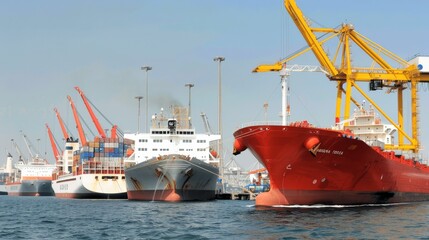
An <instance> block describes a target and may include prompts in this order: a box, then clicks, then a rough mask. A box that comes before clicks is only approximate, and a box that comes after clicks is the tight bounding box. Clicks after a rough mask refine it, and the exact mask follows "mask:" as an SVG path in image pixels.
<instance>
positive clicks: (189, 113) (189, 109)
mask: <svg viewBox="0 0 429 240" xmlns="http://www.w3.org/2000/svg"><path fill="white" fill-rule="evenodd" d="M194 86H195V85H194V84H192V83H187V84H185V87H188V88H189V104H188V120H189V127H191V125H192V124H191V88H192V87H194Z"/></svg>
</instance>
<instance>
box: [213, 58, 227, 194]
mask: <svg viewBox="0 0 429 240" xmlns="http://www.w3.org/2000/svg"><path fill="white" fill-rule="evenodd" d="M213 61H215V62H218V79H219V97H218V100H219V101H218V132H219V134H220V136H221V139H220V140H219V141H218V145H217V150H218V154H219V172H220V178H221V179H222V192H224V189H223V186H224V182H223V180H224V178H223V149H222V76H221V73H222V71H221V70H222V68H221V65H222V64H221V63H222V62H223V61H225V58H224V57H220V56H217V57H215V58H213Z"/></svg>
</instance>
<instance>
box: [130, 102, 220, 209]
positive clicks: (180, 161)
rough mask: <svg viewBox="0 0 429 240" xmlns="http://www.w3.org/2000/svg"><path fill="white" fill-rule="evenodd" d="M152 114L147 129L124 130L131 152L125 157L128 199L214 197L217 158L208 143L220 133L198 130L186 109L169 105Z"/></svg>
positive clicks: (186, 199) (217, 167)
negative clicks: (168, 112) (169, 114)
mask: <svg viewBox="0 0 429 240" xmlns="http://www.w3.org/2000/svg"><path fill="white" fill-rule="evenodd" d="M172 115H173V117H171V118H167V117H165V116H164V114H163V112H162V111H161V114H159V115H155V116H153V117H152V127H151V128H150V132H149V133H138V132H137V133H132V134H125V135H124V138H125V139H129V140H132V141H133V142H134V144H133V145H132V146H133V147H132V150H131V151H132V154H131V156H130V157H129V158H127V159H126V160H125V164H126V168H125V179H126V185H127V193H128V199H129V200H143V201H169V202H179V201H206V200H213V199H215V195H216V184H217V181H218V176H219V158H218V157H217V154H216V152H215V151H214V150H213V148H212V147H211V144H213V143H216V142H217V140H220V135H216V134H210V133H205V134H198V133H196V132H195V129H194V128H192V127H191V126H190V125H191V124H190V120H189V116H188V109H187V108H184V107H172Z"/></svg>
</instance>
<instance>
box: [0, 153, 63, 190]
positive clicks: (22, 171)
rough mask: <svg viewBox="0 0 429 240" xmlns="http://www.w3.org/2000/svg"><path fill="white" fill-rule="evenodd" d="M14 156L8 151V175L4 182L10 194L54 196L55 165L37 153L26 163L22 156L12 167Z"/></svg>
mask: <svg viewBox="0 0 429 240" xmlns="http://www.w3.org/2000/svg"><path fill="white" fill-rule="evenodd" d="M12 163H13V158H12V155H11V154H10V153H8V156H7V160H6V165H7V166H9V167H6V169H7V174H8V176H7V177H6V181H5V183H4V185H3V186H4V189H5V191H6V192H7V194H8V195H10V196H53V195H54V191H53V189H52V184H51V180H52V172H53V170H54V169H55V165H53V164H49V163H48V162H47V161H46V159H42V158H40V157H38V156H37V155H36V156H35V157H34V158H32V160H31V161H29V162H27V163H25V162H24V160H22V159H21V158H20V159H19V161H18V163H17V164H15V168H11V167H10V166H12Z"/></svg>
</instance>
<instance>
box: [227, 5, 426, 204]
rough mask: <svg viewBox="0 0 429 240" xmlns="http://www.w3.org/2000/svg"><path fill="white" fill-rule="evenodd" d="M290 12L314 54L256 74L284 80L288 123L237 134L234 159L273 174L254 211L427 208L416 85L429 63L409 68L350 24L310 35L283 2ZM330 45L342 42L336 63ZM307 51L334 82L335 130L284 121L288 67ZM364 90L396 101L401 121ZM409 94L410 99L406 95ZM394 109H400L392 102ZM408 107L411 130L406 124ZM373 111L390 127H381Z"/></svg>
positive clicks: (300, 16)
mask: <svg viewBox="0 0 429 240" xmlns="http://www.w3.org/2000/svg"><path fill="white" fill-rule="evenodd" d="M284 6H285V9H286V10H287V12H288V13H289V15H290V17H291V19H292V20H293V22H294V23H295V25H296V26H297V28H298V30H299V32H300V33H301V35H302V36H303V37H304V39H305V41H306V42H307V45H308V46H309V48H307V49H304V50H302V51H300V52H297V53H294V54H293V55H292V56H290V57H286V58H284V59H282V60H280V61H278V62H276V63H274V64H268V65H265V64H263V65H259V66H258V67H256V68H255V69H254V70H253V72H269V71H278V72H280V76H281V79H282V123H281V124H266V123H262V124H252V125H249V126H243V127H242V128H240V129H238V130H237V131H235V132H234V137H235V141H234V149H235V150H234V154H239V153H240V152H242V151H244V150H246V149H249V151H250V152H251V153H252V154H253V155H254V156H255V157H256V159H257V160H258V161H259V162H261V163H262V164H264V165H265V167H266V169H267V170H268V174H269V178H270V191H269V192H266V193H261V194H260V195H259V196H258V197H257V198H256V205H257V206H273V205H295V204H297V205H313V204H328V205H335V204H344V205H354V204H380V203H382V204H384V203H403V202H418V201H427V200H429V167H428V166H427V165H426V164H424V163H425V162H424V161H423V159H422V158H421V152H420V150H421V146H420V142H419V132H420V131H419V120H418V116H419V108H418V106H419V101H418V89H419V86H418V84H419V83H425V84H426V83H427V82H429V68H428V66H429V57H427V56H417V57H416V58H414V59H412V60H410V61H406V60H404V59H402V58H400V57H399V56H397V55H395V54H393V53H392V52H391V51H389V50H387V49H385V48H383V47H382V46H381V45H379V44H377V43H375V42H373V41H371V40H370V39H369V38H368V37H366V36H363V35H361V34H360V33H358V32H357V31H356V29H355V27H354V26H353V25H351V24H341V25H340V26H339V27H337V28H318V27H312V26H311V25H310V23H309V22H308V20H307V19H308V18H307V17H305V16H304V15H303V13H302V12H301V9H299V8H298V6H297V4H296V2H295V0H284ZM328 40H338V43H336V44H337V46H338V48H337V50H338V51H337V53H336V54H335V55H334V56H332V57H331V56H330V55H329V54H328V53H327V52H326V51H325V49H326V48H327V47H326V42H327V41H328ZM334 44H335V43H334ZM352 47H353V48H352ZM308 50H311V51H312V52H313V54H314V55H315V57H316V59H317V60H318V62H319V64H320V66H321V68H322V69H323V72H324V73H325V75H326V77H327V78H328V79H329V80H330V81H335V82H336V87H337V90H336V91H337V92H336V105H335V106H336V107H335V108H336V109H335V126H334V127H332V128H320V127H316V126H314V125H312V124H310V123H309V122H307V121H299V122H292V123H288V121H287V118H286V115H287V114H286V109H290V108H289V105H288V104H286V102H287V94H286V91H287V90H286V89H288V88H287V81H286V78H287V76H288V75H289V73H290V71H293V70H291V69H290V70H287V64H288V63H289V62H290V61H291V60H292V59H294V58H295V57H297V56H299V55H301V54H302V53H304V52H306V51H308ZM351 53H354V54H363V55H364V56H366V57H368V58H369V59H370V64H368V65H370V66H363V67H361V66H356V65H355V64H356V63H357V62H355V61H353V60H354V59H353V56H354V55H352V54H351ZM359 56H360V55H359ZM393 66H398V67H393ZM302 70H305V69H304V68H302ZM363 82H366V83H367V84H368V85H369V90H370V91H374V94H375V92H376V91H379V90H386V91H385V92H386V93H390V94H396V95H397V97H396V99H397V104H396V107H397V115H396V116H397V119H396V120H394V118H392V117H391V116H389V114H387V113H386V112H385V111H383V109H382V107H381V106H379V105H378V104H377V103H376V102H375V101H374V100H373V99H372V98H371V97H370V94H367V93H366V92H365V91H364V90H363V89H362V88H361V85H362V83H363ZM353 90H356V92H358V93H360V96H362V97H363V98H364V99H365V100H368V102H369V103H370V104H371V105H370V106H369V108H367V107H365V106H364V104H360V103H358V102H357V101H356V100H355V98H354V97H353V94H352V93H353ZM405 90H407V91H408V90H409V91H410V92H409V93H407V94H405ZM404 96H407V97H408V96H409V97H410V101H409V102H410V105H408V106H405V105H404V102H405V99H404ZM352 104H354V105H356V109H357V110H356V111H355V112H353V111H352V110H351V109H352V106H351V105H352ZM388 104H389V106H394V104H392V102H389V103H388ZM343 107H344V108H343ZM406 107H408V109H407V111H408V112H409V113H410V115H409V119H410V121H409V122H410V125H409V126H407V125H406V124H405V123H406V122H405V120H404V119H405V112H404V109H405V108H406ZM375 110H376V111H377V114H380V115H381V117H383V121H387V122H388V123H389V124H382V121H381V118H379V117H377V115H376V113H375ZM351 115H352V116H351ZM341 119H342V120H341ZM408 132H410V133H408Z"/></svg>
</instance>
